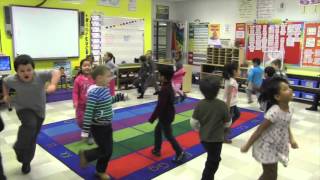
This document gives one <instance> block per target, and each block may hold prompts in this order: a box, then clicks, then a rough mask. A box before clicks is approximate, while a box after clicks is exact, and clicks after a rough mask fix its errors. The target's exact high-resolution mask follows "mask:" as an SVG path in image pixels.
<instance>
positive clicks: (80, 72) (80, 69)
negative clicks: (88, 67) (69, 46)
mask: <svg viewBox="0 0 320 180" xmlns="http://www.w3.org/2000/svg"><path fill="white" fill-rule="evenodd" d="M86 61H88V62H90V64H92V62H91V61H90V59H88V58H85V59H82V60H81V61H80V67H79V71H78V74H77V75H76V76H79V75H80V74H83V72H82V65H83V63H84V62H86Z"/></svg>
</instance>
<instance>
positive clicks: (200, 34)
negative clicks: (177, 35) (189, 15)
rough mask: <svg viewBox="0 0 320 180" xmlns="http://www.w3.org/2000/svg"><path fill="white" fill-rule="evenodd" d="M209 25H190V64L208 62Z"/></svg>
mask: <svg viewBox="0 0 320 180" xmlns="http://www.w3.org/2000/svg"><path fill="white" fill-rule="evenodd" d="M208 24H209V23H189V28H188V29H189V35H188V63H189V64H198V65H199V64H202V63H206V62H207V48H208Z"/></svg>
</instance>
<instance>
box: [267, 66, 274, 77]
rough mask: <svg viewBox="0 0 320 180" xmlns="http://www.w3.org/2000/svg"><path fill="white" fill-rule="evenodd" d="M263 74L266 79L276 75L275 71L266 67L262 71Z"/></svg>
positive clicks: (270, 67)
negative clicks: (265, 75)
mask: <svg viewBox="0 0 320 180" xmlns="http://www.w3.org/2000/svg"><path fill="white" fill-rule="evenodd" d="M264 73H266V74H267V76H268V77H272V76H273V75H274V74H275V73H276V70H275V69H274V68H273V67H272V66H268V67H266V68H265V69H264Z"/></svg>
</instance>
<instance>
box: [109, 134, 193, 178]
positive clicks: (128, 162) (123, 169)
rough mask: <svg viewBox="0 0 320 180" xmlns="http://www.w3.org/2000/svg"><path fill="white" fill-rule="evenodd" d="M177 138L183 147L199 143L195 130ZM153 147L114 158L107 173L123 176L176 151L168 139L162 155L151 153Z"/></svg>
mask: <svg viewBox="0 0 320 180" xmlns="http://www.w3.org/2000/svg"><path fill="white" fill-rule="evenodd" d="M176 138H177V141H178V142H179V143H180V145H181V146H182V147H183V148H189V147H192V146H194V145H197V144H198V143H199V135H198V133H197V132H194V131H190V132H187V133H185V134H182V135H180V136H178V137H176ZM152 148H153V146H151V147H148V148H145V149H143V150H140V151H138V152H137V153H133V154H129V155H126V156H123V157H121V158H118V159H114V160H112V161H111V162H110V163H109V165H108V170H107V173H109V174H110V175H111V176H113V177H114V178H116V179H118V178H122V177H125V176H127V175H129V174H131V173H133V172H135V171H137V170H140V169H142V168H145V167H147V166H149V165H151V164H153V163H154V162H156V161H160V160H163V159H166V158H168V157H171V156H174V155H175V152H174V150H173V149H172V147H171V145H170V143H169V142H168V141H165V142H164V143H163V144H162V150H161V157H156V156H153V155H152V154H151V149H152ZM152 160H154V161H152Z"/></svg>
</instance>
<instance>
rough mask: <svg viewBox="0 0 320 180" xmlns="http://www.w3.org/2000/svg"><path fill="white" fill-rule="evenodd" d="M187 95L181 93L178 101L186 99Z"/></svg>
mask: <svg viewBox="0 0 320 180" xmlns="http://www.w3.org/2000/svg"><path fill="white" fill-rule="evenodd" d="M186 97H187V95H185V94H183V95H182V96H181V98H180V102H183V101H184V100H185V99H186Z"/></svg>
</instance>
